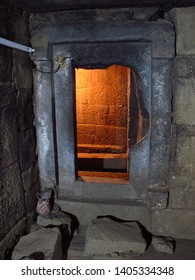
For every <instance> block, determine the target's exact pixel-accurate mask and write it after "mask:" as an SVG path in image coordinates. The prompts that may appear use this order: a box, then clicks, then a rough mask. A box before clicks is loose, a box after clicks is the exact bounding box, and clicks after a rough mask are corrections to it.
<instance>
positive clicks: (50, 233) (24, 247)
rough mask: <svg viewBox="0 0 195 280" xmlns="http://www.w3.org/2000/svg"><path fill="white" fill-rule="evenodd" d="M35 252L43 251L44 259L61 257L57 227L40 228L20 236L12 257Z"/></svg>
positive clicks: (15, 258)
mask: <svg viewBox="0 0 195 280" xmlns="http://www.w3.org/2000/svg"><path fill="white" fill-rule="evenodd" d="M35 253H43V254H44V260H60V259H61V258H62V248H61V234H60V231H59V229H58V228H42V229H39V230H37V231H34V232H32V233H30V234H27V235H25V236H22V237H21V238H20V240H19V242H18V243H17V244H16V246H15V248H14V251H13V253H12V259H13V260H20V259H24V258H26V257H27V258H29V257H30V256H32V255H34V254H35Z"/></svg>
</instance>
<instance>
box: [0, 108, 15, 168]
mask: <svg viewBox="0 0 195 280" xmlns="http://www.w3.org/2000/svg"><path fill="white" fill-rule="evenodd" d="M17 130H18V128H17V112H16V106H11V107H7V108H6V107H5V108H2V109H0V170H1V169H3V168H5V167H7V166H9V165H11V164H12V163H14V162H15V161H16V160H17V159H18V146H19V144H18V134H17Z"/></svg>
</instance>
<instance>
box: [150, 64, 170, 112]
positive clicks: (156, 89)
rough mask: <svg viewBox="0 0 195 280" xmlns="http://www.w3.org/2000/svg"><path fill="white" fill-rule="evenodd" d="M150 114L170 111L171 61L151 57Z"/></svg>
mask: <svg viewBox="0 0 195 280" xmlns="http://www.w3.org/2000/svg"><path fill="white" fill-rule="evenodd" d="M152 69H153V72H152V114H153V116H157V115H161V116H163V115H166V114H170V113H171V99H172V78H173V71H172V70H173V61H172V60H171V59H170V60H169V59H153V61H152Z"/></svg>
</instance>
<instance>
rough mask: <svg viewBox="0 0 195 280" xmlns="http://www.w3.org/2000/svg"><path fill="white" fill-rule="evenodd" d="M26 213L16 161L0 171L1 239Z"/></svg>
mask: <svg viewBox="0 0 195 280" xmlns="http://www.w3.org/2000/svg"><path fill="white" fill-rule="evenodd" d="M16 209H17V211H16ZM24 215H25V203H24V191H23V188H22V180H21V175H20V167H19V164H18V163H15V164H14V165H11V166H10V167H8V168H6V169H4V170H2V171H0V228H1V230H0V240H1V239H2V238H3V237H4V236H5V235H6V233H7V232H9V230H11V228H12V227H13V226H14V225H15V223H16V222H17V221H19V220H20V219H21V218H22V217H23V216H24Z"/></svg>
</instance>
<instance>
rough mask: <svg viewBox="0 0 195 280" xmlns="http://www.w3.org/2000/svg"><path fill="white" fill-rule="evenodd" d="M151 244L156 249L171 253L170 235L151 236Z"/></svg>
mask: <svg viewBox="0 0 195 280" xmlns="http://www.w3.org/2000/svg"><path fill="white" fill-rule="evenodd" d="M152 245H153V247H154V248H155V249H156V250H157V251H160V252H163V253H168V254H173V251H174V240H173V238H171V237H163V236H153V237H152Z"/></svg>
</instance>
